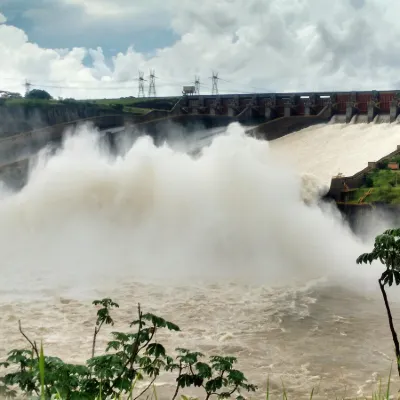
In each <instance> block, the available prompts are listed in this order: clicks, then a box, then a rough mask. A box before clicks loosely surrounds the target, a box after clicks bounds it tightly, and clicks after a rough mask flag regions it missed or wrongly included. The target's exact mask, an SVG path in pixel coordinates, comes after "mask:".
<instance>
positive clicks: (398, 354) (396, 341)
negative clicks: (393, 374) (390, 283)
mask: <svg viewBox="0 0 400 400" xmlns="http://www.w3.org/2000/svg"><path fill="white" fill-rule="evenodd" d="M378 282H379V287H380V288H381V292H382V296H383V301H384V302H385V307H386V312H387V316H388V320H389V327H390V332H391V333H392V339H393V343H394V350H395V352H396V363H397V372H398V374H399V376H400V363H399V362H400V345H399V339H398V338H397V333H396V331H395V329H394V325H393V318H392V312H391V311H390V306H389V302H388V298H387V295H386V291H385V286H384V284H383V283H382V281H381V280H380V279H379V281H378Z"/></svg>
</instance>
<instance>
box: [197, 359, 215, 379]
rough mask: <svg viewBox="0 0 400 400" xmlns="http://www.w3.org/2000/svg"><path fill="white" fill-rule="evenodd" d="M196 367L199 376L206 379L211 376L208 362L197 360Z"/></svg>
mask: <svg viewBox="0 0 400 400" xmlns="http://www.w3.org/2000/svg"><path fill="white" fill-rule="evenodd" d="M196 369H197V371H198V373H199V375H200V376H201V377H203V378H206V379H208V378H211V377H212V370H211V367H210V366H209V365H208V364H206V363H203V362H198V363H196Z"/></svg>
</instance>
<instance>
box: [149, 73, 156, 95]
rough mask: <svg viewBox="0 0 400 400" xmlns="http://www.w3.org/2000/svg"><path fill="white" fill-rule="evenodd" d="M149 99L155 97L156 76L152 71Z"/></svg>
mask: <svg viewBox="0 0 400 400" xmlns="http://www.w3.org/2000/svg"><path fill="white" fill-rule="evenodd" d="M149 78H150V84H149V97H156V96H157V94H156V74H155V71H154V69H151V70H150V76H149Z"/></svg>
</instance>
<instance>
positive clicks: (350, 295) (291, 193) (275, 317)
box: [0, 124, 400, 399]
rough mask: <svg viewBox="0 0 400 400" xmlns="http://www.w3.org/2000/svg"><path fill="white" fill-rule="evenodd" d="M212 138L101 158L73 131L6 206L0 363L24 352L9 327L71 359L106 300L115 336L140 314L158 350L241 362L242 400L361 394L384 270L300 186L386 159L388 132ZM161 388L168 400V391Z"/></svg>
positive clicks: (390, 142) (387, 351)
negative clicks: (155, 329) (152, 322)
mask: <svg viewBox="0 0 400 400" xmlns="http://www.w3.org/2000/svg"><path fill="white" fill-rule="evenodd" d="M209 133H210V132H208V133H203V134H202V135H203V136H202V137H201V140H203V141H204V142H203V143H202V146H201V147H203V150H202V152H201V153H199V154H197V155H196V157H192V156H190V155H189V154H188V151H189V152H190V151H193V147H190V146H189V147H190V149H188V148H187V147H185V146H186V145H187V143H186V144H185V143H183V144H182V142H180V143H179V140H176V141H175V142H174V143H171V144H170V145H163V146H160V147H155V146H154V145H153V143H152V142H151V140H149V139H148V138H140V139H138V140H137V141H136V142H135V143H134V144H133V146H132V147H129V148H127V149H126V151H125V152H124V153H123V155H120V156H118V157H111V156H110V155H109V154H107V153H106V152H105V151H104V149H102V148H101V146H99V145H98V141H97V138H96V134H95V133H94V132H91V131H90V130H88V129H86V128H82V130H81V131H80V132H79V134H77V135H75V136H74V137H71V138H69V139H67V140H66V142H65V143H64V146H63V149H62V151H60V152H58V153H57V154H56V155H53V156H51V157H50V158H43V159H42V160H41V161H40V162H39V163H38V164H37V166H36V169H35V170H34V171H32V175H31V178H30V181H29V182H28V184H27V186H25V187H24V188H23V189H22V190H21V191H20V192H18V193H16V194H9V193H3V195H2V197H1V199H0V254H2V263H1V266H0V272H1V277H2V279H1V281H0V358H4V357H5V355H6V351H8V350H10V349H11V348H13V347H15V346H17V345H20V344H21V343H23V342H22V341H21V339H20V336H19V333H18V326H17V320H18V319H21V320H22V321H23V325H24V327H25V329H26V331H28V332H29V333H30V335H31V337H33V338H35V339H36V340H38V341H39V340H40V339H43V342H44V346H45V348H46V352H47V354H52V355H57V356H60V357H62V358H63V359H65V361H69V362H83V361H84V360H85V359H86V358H89V357H90V346H91V337H92V334H93V323H94V318H95V310H94V309H93V308H92V306H91V304H90V302H91V300H93V299H94V298H100V297H105V296H107V297H112V298H113V299H114V300H115V301H118V302H119V303H120V305H121V308H120V309H119V310H118V311H117V312H116V314H115V319H116V320H117V324H116V326H114V327H113V330H122V329H125V328H126V326H127V324H128V323H129V321H131V320H132V314H131V313H132V310H133V309H134V308H135V305H136V304H137V302H140V303H141V305H142V307H143V309H145V310H147V311H150V312H154V313H156V314H158V315H161V316H163V317H165V318H167V319H169V320H171V321H173V322H175V323H177V324H178V325H179V326H180V327H181V329H182V333H181V334H177V335H171V336H168V335H167V336H163V337H162V341H163V343H165V344H166V346H167V350H168V351H170V352H172V353H173V351H174V349H175V348H176V347H178V346H179V347H186V348H190V349H193V350H199V351H202V352H204V353H206V354H215V353H219V354H224V355H234V356H237V357H238V359H239V364H238V368H239V369H241V370H243V371H244V372H245V373H246V375H247V376H248V377H249V379H250V380H251V382H253V383H256V384H258V385H259V386H260V388H261V390H260V392H258V393H257V394H256V395H252V398H265V382H266V380H267V377H268V376H269V377H270V381H271V382H272V389H273V391H279V388H280V387H281V385H282V383H281V382H282V380H283V382H284V384H285V387H286V388H287V389H288V391H289V394H290V395H291V396H290V397H292V398H296V399H301V398H309V393H310V391H311V389H312V388H313V387H316V388H317V387H318V389H316V391H315V395H314V398H315V399H326V398H335V396H342V394H343V396H356V395H360V394H362V393H367V394H369V393H371V390H372V388H373V387H374V386H375V385H376V384H377V382H378V377H379V375H380V376H386V375H387V374H388V373H389V369H390V365H391V359H392V357H393V354H392V353H393V351H392V345H391V339H390V333H389V330H388V328H387V322H386V317H385V314H384V311H383V307H382V303H381V299H380V294H379V288H378V287H377V283H376V282H377V277H378V275H379V273H380V271H381V270H380V268H379V267H376V266H375V267H360V266H357V265H356V264H355V259H356V257H357V256H358V255H359V254H360V253H362V252H364V251H367V250H369V249H370V247H371V244H372V240H373V237H367V239H366V240H361V239H360V238H358V237H356V236H355V235H354V234H353V233H352V232H351V230H350V229H349V228H348V227H347V226H346V224H345V223H344V222H343V221H342V220H341V217H340V215H339V214H338V213H337V212H336V211H335V210H332V209H331V208H329V207H326V208H320V207H319V206H317V205H305V204H304V202H303V201H302V198H301V197H302V196H301V192H302V186H303V181H302V179H301V176H302V174H312V175H314V176H315V177H316V178H317V179H318V181H319V182H322V183H323V184H329V179H330V177H331V175H334V174H336V173H337V172H339V170H340V172H342V173H345V174H347V173H353V172H356V171H357V170H358V169H360V168H363V167H364V166H365V164H366V162H367V161H370V160H371V159H374V158H378V157H380V156H382V155H384V154H385V153H388V152H390V151H392V150H393V149H394V148H395V147H396V145H397V144H399V143H400V129H399V128H398V126H397V125H393V126H389V125H382V126H363V125H354V126H343V125H334V124H333V125H326V126H315V127H313V128H309V129H305V130H303V131H300V132H297V133H294V134H291V135H288V136H286V137H283V138H281V139H278V140H276V141H273V142H270V143H268V142H265V141H258V140H256V139H254V138H251V137H248V136H246V135H245V134H244V129H243V128H242V127H240V126H238V125H231V126H229V127H228V128H227V130H226V132H221V131H217V132H214V133H213V135H214V136H215V137H214V138H213V140H211V141H210V140H209V139H210V135H209ZM172 134H173V133H172ZM390 296H391V299H392V300H394V302H395V304H394V306H393V309H394V313H397V314H398V312H399V311H400V306H399V304H398V303H397V302H396V301H397V299H396V297H395V293H390ZM108 332H109V330H107V329H105V330H104V331H103V332H102V335H103V336H102V338H101V339H100V342H99V349H100V348H101V347H102V345H104V343H105V341H106V335H107V333H108ZM160 340H161V339H160ZM159 383H160V387H159V389H158V396H159V397H160V398H161V399H164V398H170V394H171V393H172V392H173V385H174V378H173V377H170V376H168V375H165V376H164V375H163V376H162V377H161V378H160V382H159ZM396 385H397V387H398V382H395V384H394V387H395V388H396ZM263 389H264V392H263ZM185 394H190V392H189V391H185Z"/></svg>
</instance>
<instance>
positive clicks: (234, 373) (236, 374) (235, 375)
mask: <svg viewBox="0 0 400 400" xmlns="http://www.w3.org/2000/svg"><path fill="white" fill-rule="evenodd" d="M228 379H229V380H230V381H232V382H233V383H234V384H235V385H240V384H241V383H243V382H245V381H246V378H245V376H244V374H243V372H242V371H238V370H235V369H233V370H231V371H229V373H228Z"/></svg>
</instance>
